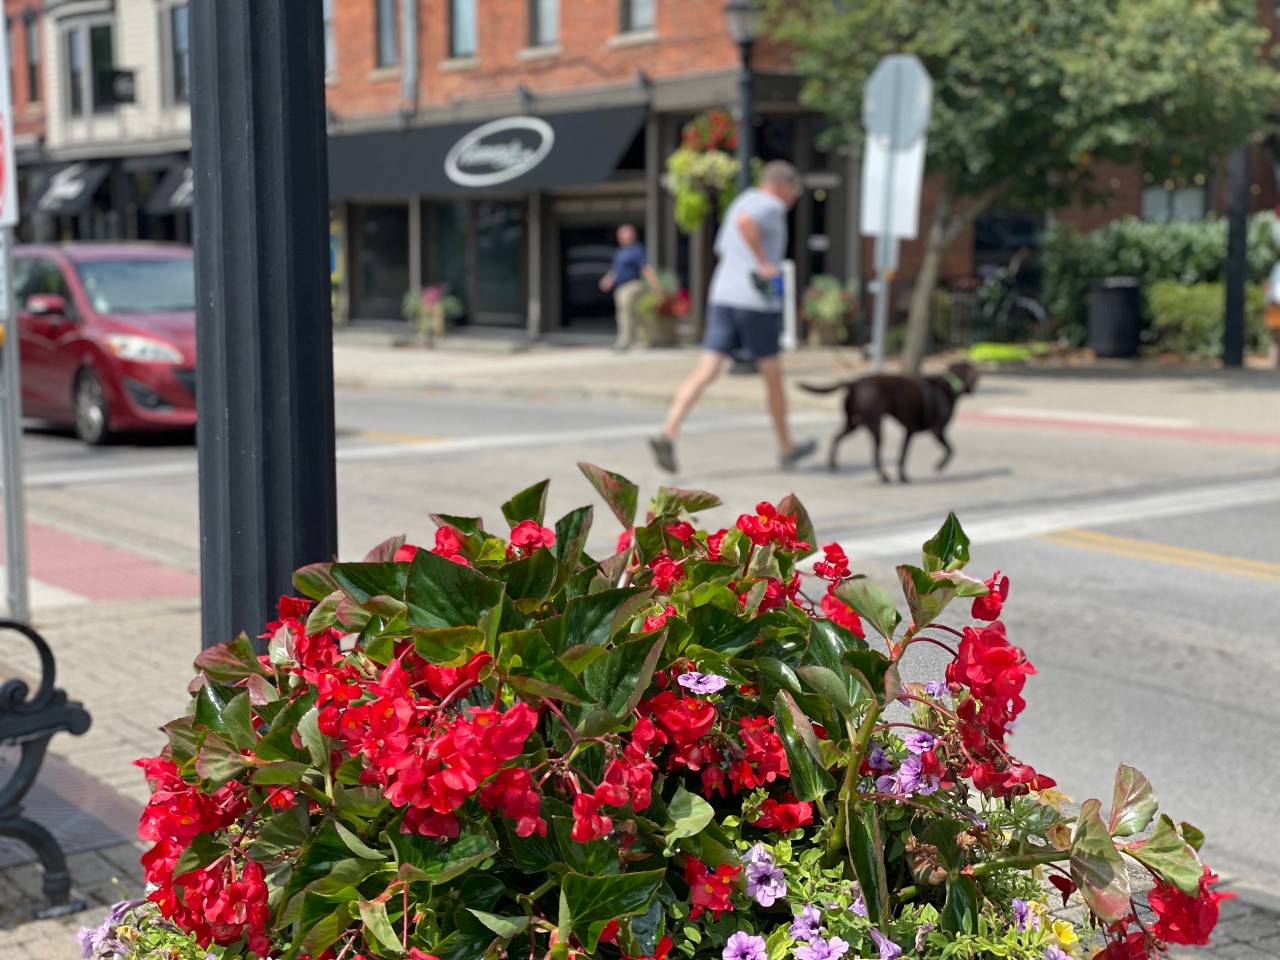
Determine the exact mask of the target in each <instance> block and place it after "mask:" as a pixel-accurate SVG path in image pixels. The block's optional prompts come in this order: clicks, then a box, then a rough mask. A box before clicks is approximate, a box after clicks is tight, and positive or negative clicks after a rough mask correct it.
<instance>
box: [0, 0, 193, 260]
mask: <svg viewBox="0 0 1280 960" xmlns="http://www.w3.org/2000/svg"><path fill="white" fill-rule="evenodd" d="M15 6H23V5H22V4H15V3H13V2H12V0H7V2H6V11H8V10H9V9H10V8H12V7H15ZM25 6H26V7H30V8H33V9H35V8H37V7H38V8H39V9H38V11H37V17H36V21H35V22H36V23H37V24H38V25H39V33H40V37H39V43H38V44H35V45H32V44H31V43H28V44H26V45H25V54H26V56H27V57H28V58H30V56H31V55H32V53H33V52H34V53H35V54H36V55H37V56H38V57H39V64H40V78H39V79H40V87H41V91H42V99H41V104H42V110H41V117H42V121H43V149H42V150H41V152H40V155H39V156H38V157H36V158H34V160H35V165H32V166H29V167H28V168H27V170H26V175H27V180H28V184H27V190H26V191H25V193H26V196H25V197H24V199H23V217H24V223H23V229H24V231H25V232H26V235H27V237H28V238H29V239H38V240H131V239H156V240H175V239H176V240H186V239H188V238H189V237H190V214H189V211H190V200H191V197H190V190H189V182H190V177H189V172H188V171H189V157H190V150H191V133H190V130H191V118H190V110H189V103H190V82H189V77H190V73H189V70H190V61H189V57H188V50H189V46H188V38H187V0H43V3H42V4H36V3H35V2H34V0H28V2H27V3H26V4H25ZM11 22H12V21H11ZM10 36H11V38H12V36H13V30H12V27H11V32H10ZM19 62H22V63H29V62H30V60H29V59H28V60H25V61H23V60H20V61H19ZM32 76H33V77H34V73H33V74H32ZM27 82H28V84H30V83H31V82H32V81H31V80H28V81H27ZM18 86H19V89H20V90H22V89H24V87H23V84H22V81H21V80H20V81H19V83H18ZM19 102H21V101H19ZM15 116H16V117H19V118H21V117H22V108H21V107H19V108H18V110H17V111H16V113H15ZM21 163H22V161H21V160H20V161H19V164H20V166H21Z"/></svg>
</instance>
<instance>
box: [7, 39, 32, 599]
mask: <svg viewBox="0 0 1280 960" xmlns="http://www.w3.org/2000/svg"><path fill="white" fill-rule="evenodd" d="M0 138H3V143H0V246H3V250H0V320H2V321H3V331H4V341H3V346H0V457H3V460H4V463H3V468H2V471H0V472H2V473H3V482H4V549H5V556H4V567H5V578H6V581H7V590H6V599H7V601H8V607H9V619H11V620H17V621H19V622H21V623H27V622H29V621H30V619H31V601H30V595H29V593H28V586H27V510H26V497H25V491H24V489H23V485H22V372H21V369H20V366H21V365H20V364H19V353H20V350H21V339H22V338H21V336H20V334H19V331H18V323H17V311H16V310H15V309H14V301H13V283H12V277H13V228H14V227H15V226H16V225H17V223H18V188H17V168H16V167H15V166H14V161H13V91H12V90H10V89H9V47H8V44H3V43H0Z"/></svg>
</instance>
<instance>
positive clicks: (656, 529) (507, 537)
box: [93, 465, 1224, 960]
mask: <svg viewBox="0 0 1280 960" xmlns="http://www.w3.org/2000/svg"><path fill="white" fill-rule="evenodd" d="M583 470H584V472H585V473H586V475H587V476H588V478H589V479H590V480H591V481H592V483H593V484H594V485H595V487H596V489H597V490H598V491H599V493H600V495H601V496H602V497H603V499H604V501H605V502H606V503H607V504H608V506H609V508H610V510H611V512H612V513H613V514H614V516H615V517H616V518H617V519H618V520H619V521H620V523H621V525H622V527H623V533H622V534H621V536H620V537H619V539H618V543H617V548H616V553H614V555H612V556H610V557H608V558H605V559H593V558H591V557H588V556H586V555H585V554H584V552H583V550H584V545H585V543H586V541H587V533H588V530H589V528H590V525H591V520H592V510H591V509H590V508H586V507H584V508H582V509H579V510H576V511H573V512H572V513H570V514H568V515H567V516H565V517H563V518H561V519H560V520H559V521H558V522H557V523H555V525H554V526H553V527H546V526H544V525H543V524H544V509H545V501H546V492H547V489H546V484H545V483H543V484H539V485H537V486H535V487H532V488H530V489H529V490H526V491H524V492H522V493H520V494H518V495H517V496H515V497H513V498H512V499H511V500H510V501H508V502H507V503H506V504H504V505H503V508H502V513H503V518H504V520H505V524H504V525H505V527H506V528H507V529H508V530H509V533H504V534H503V535H501V536H498V535H494V534H493V533H491V532H490V530H491V528H488V527H486V526H485V525H484V524H483V523H482V522H481V521H480V520H479V519H477V518H466V517H451V516H438V517H436V518H435V519H436V521H437V523H438V525H439V529H438V532H437V534H436V538H435V542H434V544H433V546H432V547H431V548H430V549H420V548H418V547H415V546H410V545H406V544H405V543H404V542H403V540H399V539H398V540H392V541H389V542H388V543H385V544H383V545H382V546H380V547H379V548H377V549H376V550H375V551H374V552H373V553H372V554H371V555H370V556H369V557H368V558H367V559H366V560H365V561H364V562H362V563H333V564H319V565H315V566H312V567H308V568H306V569H303V570H301V571H299V573H298V575H297V577H296V584H297V588H298V590H299V592H300V593H301V594H303V595H304V597H305V599H290V598H285V599H282V600H281V604H280V617H279V620H278V621H277V622H275V623H272V624H271V625H270V626H269V627H268V628H267V632H266V633H265V634H264V635H263V636H264V638H265V639H266V640H267V644H268V652H267V653H266V654H265V655H263V656H257V655H255V652H254V649H253V646H252V644H251V643H250V641H249V640H248V639H247V638H244V637H241V638H240V639H239V640H237V641H235V642H233V643H230V644H227V645H224V646H222V647H218V648H215V649H213V650H210V651H206V652H205V653H203V654H202V655H201V656H200V658H199V660H198V661H197V667H198V669H199V671H200V672H199V675H198V677H197V681H196V683H194V684H193V686H192V690H193V701H192V708H191V710H190V711H189V713H188V715H187V716H185V717H183V718H181V719H178V720H175V721H174V722H173V723H171V724H169V725H168V727H167V728H166V730H167V732H168V734H169V747H168V748H167V749H166V750H165V751H164V753H163V754H162V755H161V756H160V757H157V758H154V759H148V760H143V761H139V764H140V765H141V766H142V767H143V768H144V770H145V771H146V774H147V776H148V778H149V779H150V781H151V783H152V787H153V791H154V792H153V795H152V799H151V802H150V804H149V805H148V807H147V809H146V812H145V814H144V816H143V820H142V828H141V831H142V835H143V837H144V838H145V839H147V840H149V841H152V842H153V844H154V846H153V847H152V849H151V850H150V851H149V852H148V853H147V854H146V855H145V857H144V859H143V863H144V866H145V870H146V877H147V880H148V881H149V883H150V884H152V885H154V886H153V891H152V892H151V893H150V895H149V900H150V901H151V902H152V903H153V904H155V905H156V908H158V912H159V913H160V914H162V915H163V917H164V918H165V919H166V920H167V921H168V922H169V923H171V924H172V925H173V927H172V928H165V930H166V931H168V930H171V929H172V930H177V929H180V930H181V931H184V933H181V934H174V936H175V937H176V939H177V940H180V941H181V944H180V945H181V946H182V949H186V948H188V947H192V945H193V943H198V944H199V945H200V946H201V947H208V946H213V947H215V948H216V949H217V951H218V952H217V953H216V954H215V955H216V956H218V957H219V958H222V957H227V958H230V957H267V956H271V957H283V958H286V960H296V958H301V957H305V958H309V960H356V958H363V960H370V958H375V957H376V958H392V957H396V958H408V960H428V958H433V957H435V958H440V960H469V958H481V957H486V958H488V957H512V958H516V957H519V958H523V957H530V958H534V957H538V958H548V960H568V958H570V957H598V958H604V960H619V958H652V960H668V958H679V957H683V958H724V960H783V958H791V957H794V958H796V960H836V958H841V957H844V958H848V960H853V958H858V957H872V958H875V957H879V958H880V960H894V958H898V957H904V958H929V960H951V958H973V960H977V958H986V957H1002V958H1015V960H1017V958H1023V960H1063V958H1065V957H1072V956H1079V955H1081V946H1080V943H1081V934H1082V933H1083V931H1078V930H1076V929H1075V928H1073V927H1072V926H1071V925H1070V924H1067V923H1064V922H1062V921H1055V920H1053V919H1052V918H1051V916H1050V915H1049V913H1048V904H1047V902H1046V898H1045V895H1044V889H1045V888H1044V887H1043V886H1042V884H1041V882H1040V880H1041V877H1042V876H1044V875H1047V878H1048V880H1049V882H1050V883H1051V884H1052V885H1053V887H1056V888H1057V890H1058V891H1061V893H1062V895H1063V897H1064V899H1065V898H1066V897H1067V896H1069V895H1071V894H1072V893H1074V892H1076V891H1077V890H1078V892H1079V895H1080V896H1081V897H1082V898H1083V900H1084V902H1085V903H1086V904H1087V905H1088V907H1089V909H1090V911H1091V916H1092V917H1093V919H1094V922H1095V923H1096V924H1097V926H1098V930H1099V932H1100V933H1101V935H1102V936H1104V937H1105V939H1106V941H1107V946H1106V948H1105V952H1104V953H1103V954H1102V955H1103V956H1104V957H1105V958H1106V960H1138V958H1144V957H1152V956H1157V955H1158V954H1159V953H1161V952H1162V951H1163V949H1164V947H1165V945H1166V944H1167V943H1203V942H1206V940H1207V937H1208V934H1209V931H1210V930H1211V929H1212V927H1213V925H1214V922H1215V921H1216V918H1217V910H1218V907H1217V903H1218V901H1219V900H1221V899H1222V898H1223V896H1224V895H1223V894H1220V893H1217V892H1214V891H1213V890H1212V883H1213V882H1214V880H1215V879H1216V878H1215V877H1214V876H1213V875H1212V874H1211V873H1210V872H1209V870H1208V868H1206V867H1204V866H1202V864H1201V863H1200V861H1199V859H1198V856H1197V853H1196V851H1197V850H1198V849H1199V847H1200V844H1201V842H1202V840H1203V837H1202V836H1201V835H1200V833H1199V831H1197V830H1196V829H1195V828H1194V827H1191V826H1190V825H1188V824H1185V823H1183V824H1175V823H1174V821H1172V820H1170V819H1169V818H1168V817H1159V818H1157V806H1156V801H1155V799H1154V797H1153V796H1152V792H1151V787H1150V785H1149V784H1148V783H1147V781H1146V779H1145V778H1144V777H1143V776H1142V775H1141V774H1140V773H1138V772H1137V771H1136V770H1133V769H1132V768H1129V767H1121V769H1120V770H1119V772H1118V774H1117V777H1116V790H1115V796H1114V798H1113V799H1112V801H1111V804H1110V809H1109V811H1104V810H1103V809H1102V805H1101V804H1100V803H1099V802H1098V801H1096V800H1089V801H1086V802H1085V803H1084V805H1083V807H1082V808H1081V809H1080V811H1079V813H1078V815H1076V816H1074V817H1071V816H1068V815H1066V814H1065V813H1064V811H1063V809H1062V806H1061V800H1062V798H1061V796H1060V795H1059V794H1057V793H1056V792H1055V790H1054V782H1053V781H1052V780H1051V779H1050V778H1049V777H1047V776H1045V775H1044V774H1042V773H1040V772H1038V771H1036V770H1034V769H1032V768H1031V767H1030V766H1029V765H1027V764H1025V763H1022V762H1020V761H1018V760H1017V759H1015V758H1014V757H1013V756H1012V755H1011V754H1010V753H1009V750H1008V747H1007V744H1006V740H1007V737H1008V733H1009V730H1010V727H1011V725H1012V723H1013V721H1014V719H1015V718H1016V717H1017V716H1018V714H1019V713H1020V712H1021V711H1022V710H1023V708H1024V707H1025V705H1026V704H1025V701H1024V699H1023V689H1024V685H1025V684H1026V682H1027V680H1028V678H1029V677H1030V676H1032V675H1033V674H1034V672H1035V671H1034V669H1033V667H1032V666H1031V664H1030V663H1029V662H1028V661H1027V659H1026V657H1025V655H1024V654H1023V651H1022V650H1021V649H1019V648H1018V647H1017V646H1014V645H1013V644H1011V643H1010V642H1009V639H1008V638H1007V636H1006V632H1005V629H1004V627H1003V625H1002V624H1001V622H1000V620H999V619H998V618H999V616H1000V613H1001V608H1002V605H1003V603H1004V602H1005V600H1006V599H1007V597H1008V593H1009V582H1008V579H1007V578H1004V577H1002V576H1001V575H1000V574H999V573H996V574H995V575H994V576H992V577H991V578H989V579H987V580H986V581H981V580H978V579H974V578H971V577H969V576H967V575H966V574H965V573H963V572H962V571H963V568H964V567H965V565H966V563H967V561H968V558H969V543H968V540H967V539H966V537H965V535H964V532H963V531H962V529H961V527H960V525H959V523H958V522H957V521H956V520H955V518H954V517H951V518H948V520H947V522H946V523H945V524H944V525H943V527H942V528H941V530H940V531H939V532H938V535H937V536H936V537H934V538H933V539H931V540H930V541H929V542H928V543H926V544H925V545H924V549H923V554H922V557H921V559H920V562H919V565H918V566H902V567H899V568H898V574H899V578H900V581H901V587H902V593H903V601H902V603H903V605H904V607H905V609H906V610H907V618H906V619H905V622H904V618H903V616H902V615H901V614H900V613H899V610H898V608H897V605H896V604H895V602H894V600H893V599H892V598H891V597H890V595H889V594H888V593H887V592H885V591H884V590H883V589H881V588H880V587H878V586H876V585H874V584H873V583H872V582H870V581H869V580H867V579H865V578H861V577H856V576H853V575H852V573H851V569H850V564H849V561H848V559H847V558H846V557H845V555H844V553H843V552H842V551H841V550H840V548H839V547H837V546H835V545H830V546H827V547H825V548H824V549H823V552H822V558H821V559H820V560H818V561H817V562H816V563H813V564H812V566H811V571H812V574H811V576H809V575H807V576H806V577H803V578H802V576H801V567H802V563H803V562H804V558H806V557H809V556H810V555H811V554H813V552H814V551H813V548H812V547H811V546H810V544H812V543H813V542H814V534H813V530H812V528H811V525H810V523H809V520H808V518H807V515H806V514H805V511H804V509H803V507H801V506H800V504H799V503H798V502H796V501H795V500H794V498H790V497H789V498H786V499H785V500H784V501H782V502H781V503H779V504H777V505H771V504H769V503H761V504H759V505H757V507H756V508H755V510H754V511H753V512H751V513H747V514H743V515H742V516H741V517H739V519H738V521H737V523H736V524H735V525H734V526H733V527H731V528H729V529H723V530H717V531H714V532H711V533H708V532H705V531H700V530H698V529H696V528H695V526H694V525H693V524H692V523H691V522H690V520H689V517H690V516H691V515H694V514H697V513H698V512H700V511H704V510H707V509H710V508H712V507H714V506H716V505H717V504H718V503H719V501H718V500H717V499H716V498H715V497H713V496H711V495H710V494H706V493H702V492H698V491H688V490H679V489H674V488H664V489H662V490H660V491H659V492H658V494H657V497H656V499H655V500H654V501H653V503H652V505H651V509H650V511H649V513H648V515H647V516H646V517H645V518H644V519H643V520H641V521H640V522H639V523H637V520H636V513H637V502H638V491H637V489H636V487H635V486H634V485H633V484H631V483H630V482H628V481H627V480H626V479H625V478H622V477H620V476H618V475H616V474H613V473H609V472H608V471H604V470H601V469H599V468H597V467H593V466H589V465H583ZM961 601H962V602H963V603H964V604H965V605H966V607H967V609H964V610H963V611H961V613H962V617H961V619H962V620H964V621H966V622H967V621H970V620H972V621H973V622H968V623H967V625H965V626H963V627H962V628H960V629H953V628H951V627H947V626H943V625H942V624H940V623H939V622H938V618H939V616H940V615H941V614H942V613H943V612H944V609H945V608H947V606H948V604H949V603H956V602H961ZM919 644H928V645H931V646H934V647H941V648H943V649H945V650H946V651H947V652H948V655H949V658H950V659H949V663H948V666H947V667H946V670H945V675H944V676H940V677H936V678H934V679H932V680H931V681H930V682H927V683H918V682H904V680H903V678H902V675H901V673H900V664H901V663H902V662H903V661H904V659H905V658H907V657H909V656H910V655H911V654H912V652H913V651H914V650H915V649H916V648H917V646H918V645H919ZM1148 830H1149V831H1150V832H1149V833H1147V831H1148ZM1144 833H1147V838H1146V839H1143V840H1137V839H1134V838H1135V837H1136V836H1138V835H1140V834H1144ZM1126 860H1130V861H1135V862H1137V863H1139V864H1141V865H1142V866H1143V867H1145V868H1146V869H1147V870H1149V871H1150V872H1151V874H1152V876H1153V877H1154V878H1155V883H1156V888H1155V891H1154V892H1153V893H1152V894H1151V896H1150V902H1151V906H1152V907H1153V909H1154V910H1155V914H1156V919H1155V921H1154V922H1153V923H1151V924H1149V925H1144V923H1143V922H1142V921H1141V920H1139V918H1138V916H1137V914H1136V912H1135V911H1134V909H1133V907H1132V904H1131V900H1130V892H1131V891H1130V888H1129V881H1128V879H1127V875H1126V872H1125V862H1126ZM152 922H153V924H155V925H159V924H160V921H159V920H157V919H155V918H154V916H153V919H152ZM104 929H105V928H104ZM152 932H153V933H154V932H155V931H154V930H153V931H152ZM156 935H159V934H156ZM165 935H166V936H167V935H168V933H166V934H165ZM104 937H105V933H104V935H103V937H99V938H98V940H97V945H98V946H99V947H102V944H103V943H105V942H106V940H105V939H104ZM107 939H109V938H107ZM117 942H118V941H117ZM104 949H106V948H104ZM175 949H176V948H175ZM193 949H194V948H193ZM173 955H174V956H181V957H186V956H187V954H185V953H175V954H173ZM93 956H95V957H97V958H105V957H142V956H144V955H143V954H141V953H130V952H127V951H122V952H119V953H105V952H99V953H95V954H93ZM157 956H159V954H158V955H157ZM163 956H166V957H168V956H170V954H163Z"/></svg>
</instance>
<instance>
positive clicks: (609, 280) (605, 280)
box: [598, 270, 613, 293]
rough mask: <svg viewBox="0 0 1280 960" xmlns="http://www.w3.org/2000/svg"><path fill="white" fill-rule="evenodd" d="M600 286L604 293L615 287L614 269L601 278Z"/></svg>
mask: <svg viewBox="0 0 1280 960" xmlns="http://www.w3.org/2000/svg"><path fill="white" fill-rule="evenodd" d="M598 286H599V287H600V290H601V291H602V292H603V293H608V292H609V291H610V290H612V289H613V271H612V270H610V271H609V272H608V273H606V274H605V275H604V276H603V277H601V278H600V283H599V284H598Z"/></svg>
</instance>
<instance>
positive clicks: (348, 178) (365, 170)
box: [329, 105, 648, 200]
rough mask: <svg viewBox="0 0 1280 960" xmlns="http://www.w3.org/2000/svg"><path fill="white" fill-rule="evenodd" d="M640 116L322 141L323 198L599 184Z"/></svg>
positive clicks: (496, 123) (625, 110)
mask: <svg viewBox="0 0 1280 960" xmlns="http://www.w3.org/2000/svg"><path fill="white" fill-rule="evenodd" d="M647 109H648V108H647V107H645V106H643V105H639V106H631V107H614V108H609V109H602V110H583V111H578V112H575V113H558V114H549V115H546V116H540V117H534V116H511V117H504V118H502V119H500V120H492V121H489V122H488V123H478V124H477V123H466V124H448V125H444V126H437V127H413V128H410V129H407V130H387V131H381V132H377V133H363V134H351V135H348V136H335V137H330V138H329V197H330V199H331V200H351V199H358V198H372V197H407V196H458V195H465V194H467V193H473V192H477V191H482V190H500V191H510V190H517V191H521V192H528V191H536V190H547V189H551V188H553V187H567V186H577V185H585V184H592V183H599V182H601V181H602V180H607V179H608V178H609V176H610V175H611V174H612V173H613V172H614V170H615V169H616V168H617V166H618V162H619V161H620V160H621V159H622V157H623V156H624V155H625V154H626V152H627V148H628V147H629V146H630V145H631V142H632V140H634V139H635V136H636V134H637V133H638V132H639V130H640V127H641V125H642V124H643V123H644V118H645V113H646V111H647Z"/></svg>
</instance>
